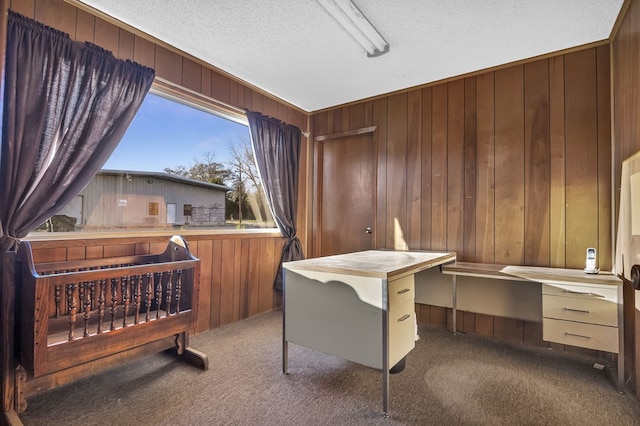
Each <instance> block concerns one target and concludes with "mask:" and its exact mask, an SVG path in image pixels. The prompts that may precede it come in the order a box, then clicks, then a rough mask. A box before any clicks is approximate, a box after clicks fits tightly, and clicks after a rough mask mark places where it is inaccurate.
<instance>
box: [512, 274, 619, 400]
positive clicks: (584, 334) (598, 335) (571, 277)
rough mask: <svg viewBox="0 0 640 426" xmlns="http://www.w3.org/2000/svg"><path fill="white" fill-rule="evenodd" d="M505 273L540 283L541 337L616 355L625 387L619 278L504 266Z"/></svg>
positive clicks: (608, 275)
mask: <svg viewBox="0 0 640 426" xmlns="http://www.w3.org/2000/svg"><path fill="white" fill-rule="evenodd" d="M503 271H504V272H505V273H509V274H512V275H514V276H517V277H520V278H523V279H528V280H531V281H536V282H539V283H541V284H542V339H543V340H544V341H546V342H554V343H560V344H563V345H570V346H577V347H581V348H588V349H594V350H598V351H604V352H611V353H614V354H617V355H618V380H617V381H618V383H617V385H618V389H619V390H622V388H623V387H624V330H623V324H624V321H623V305H622V303H623V302H622V281H621V280H620V279H619V278H618V277H616V276H615V275H613V274H611V273H607V272H601V273H600V274H587V273H585V272H584V271H582V270H579V269H561V268H541V267H531V266H507V267H505V268H504V269H503Z"/></svg>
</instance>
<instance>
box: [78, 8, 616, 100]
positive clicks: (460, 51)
mask: <svg viewBox="0 0 640 426" xmlns="http://www.w3.org/2000/svg"><path fill="white" fill-rule="evenodd" d="M80 1H82V2H83V3H85V4H87V5H89V6H91V7H93V8H95V9H97V10H100V11H102V12H104V13H106V14H108V15H111V16H113V17H114V18H116V19H118V20H120V21H122V22H124V23H126V24H129V25H132V26H134V27H136V28H138V29H140V30H141V31H144V32H145V33H147V34H150V35H152V36H153V37H156V38H158V39H160V40H163V41H164V42H166V43H168V44H170V45H172V46H174V47H176V48H178V49H180V50H182V51H184V52H187V53H189V54H191V55H193V56H196V57H198V58H200V59H202V60H204V61H205V62H207V63H209V64H211V65H213V66H215V67H217V68H219V69H222V70H224V71H226V72H228V73H230V74H232V75H234V76H236V77H237V78H239V79H241V80H244V81H246V82H248V83H250V84H252V85H254V86H256V87H258V88H260V89H262V90H265V91H267V92H269V93H271V94H273V95H275V96H277V97H279V98H281V99H283V100H285V101H287V102H289V103H291V104H293V105H296V106H298V107H299V108H301V109H303V110H305V111H308V112H312V111H317V110H319V109H323V108H327V107H332V106H336V105H340V104H343V103H347V102H351V101H355V100H360V99H364V98H368V97H371V96H376V95H380V94H384V93H388V92H392V91H395V90H399V89H403V88H407V87H412V86H417V85H421V84H424V83H430V82H433V81H438V80H441V79H444V78H448V77H454V76H457V75H461V74H465V73H468V72H473V71H477V70H481V69H485V68H489V67H493V66H496V65H501V64H505V63H509V62H513V61H518V60H521V59H526V58H531V57H534V56H538V55H542V54H546V53H550V52H555V51H558V50H562V49H566V48H570V47H573V46H579V45H582V44H586V43H591V42H595V41H600V40H604V39H607V38H608V37H609V35H610V33H611V30H612V28H613V25H614V23H615V20H616V18H617V16H618V13H619V12H620V8H621V6H622V3H623V0H393V1H390V0H354V3H355V4H356V5H357V6H358V8H359V9H360V10H361V11H362V13H363V14H364V15H365V16H366V17H367V18H368V19H369V21H370V22H371V23H372V24H373V25H374V26H375V27H376V28H377V29H378V31H379V32H380V34H382V36H383V37H384V38H385V39H386V40H387V41H388V42H389V44H390V46H391V47H390V51H389V53H387V54H385V55H383V56H380V57H377V58H367V55H366V52H365V50H364V49H363V48H362V47H360V45H359V44H357V43H356V42H355V41H354V40H353V39H352V38H351V36H349V34H348V33H347V32H346V31H345V30H343V29H342V27H340V26H339V25H338V24H337V23H336V21H335V20H334V19H333V18H332V17H331V15H329V13H328V12H327V11H326V10H325V9H324V8H323V7H322V6H321V5H320V4H319V3H317V2H316V1H314V0H263V1H256V0H80Z"/></svg>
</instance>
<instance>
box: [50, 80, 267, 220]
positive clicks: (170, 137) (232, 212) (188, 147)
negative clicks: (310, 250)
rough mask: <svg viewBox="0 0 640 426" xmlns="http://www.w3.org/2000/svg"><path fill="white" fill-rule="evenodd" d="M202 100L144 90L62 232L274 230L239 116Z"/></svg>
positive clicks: (63, 214)
mask: <svg viewBox="0 0 640 426" xmlns="http://www.w3.org/2000/svg"><path fill="white" fill-rule="evenodd" d="M202 104H203V103H202V102H198V103H196V102H189V101H185V100H182V99H178V98H177V97H176V96H173V95H165V94H162V93H160V92H158V91H157V90H154V91H153V93H149V94H148V95H147V97H146V98H145V101H144V102H143V104H142V106H141V108H140V110H139V111H138V114H137V115H136V117H135V118H134V120H133V121H132V123H131V125H130V127H129V129H128V130H127V133H126V134H125V136H124V137H123V139H122V141H121V142H120V144H119V145H118V146H117V148H116V149H115V150H114V152H113V153H112V155H111V157H110V158H109V160H108V161H107V162H106V163H105V165H104V166H103V168H102V170H101V171H100V172H98V174H97V175H96V176H94V177H93V179H92V180H91V182H90V183H89V184H88V185H87V186H86V187H85V188H84V189H83V190H82V192H81V193H80V194H79V197H78V198H77V199H76V200H75V203H76V204H77V203H78V202H82V206H76V208H75V209H69V208H65V209H63V211H62V212H60V214H58V215H56V216H60V217H63V218H64V217H67V216H68V217H69V219H68V220H67V221H66V223H72V222H73V219H74V218H73V217H72V216H70V215H72V214H73V213H72V212H73V211H76V210H78V211H82V212H83V215H82V217H76V218H75V220H76V222H75V226H74V227H71V229H70V228H69V227H66V228H64V229H65V231H70V230H73V231H107V232H108V231H123V230H126V231H131V232H135V231H136V230H141V229H144V230H149V229H153V230H162V229H176V228H177V229H189V228H195V229H214V228H228V229H230V230H231V229H238V228H255V227H262V228H274V227H275V223H274V221H273V218H272V216H271V212H270V210H269V208H268V206H267V202H266V198H265V196H264V193H263V189H262V184H261V181H260V178H259V175H258V173H257V169H256V166H255V161H254V160H253V151H252V148H251V144H250V139H249V128H248V125H247V122H246V118H244V117H243V116H241V115H239V114H236V115H234V116H230V115H226V116H225V115H224V114H223V113H221V112H220V111H217V110H213V109H207V108H206V107H205V106H203V105H202ZM58 219H59V218H58ZM50 220H51V219H49V221H48V222H50ZM52 229H53V227H51V226H50V227H46V226H43V227H40V228H39V231H51V230H52Z"/></svg>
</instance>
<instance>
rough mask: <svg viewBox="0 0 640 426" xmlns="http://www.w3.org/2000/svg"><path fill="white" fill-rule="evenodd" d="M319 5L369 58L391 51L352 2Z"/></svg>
mask: <svg viewBox="0 0 640 426" xmlns="http://www.w3.org/2000/svg"><path fill="white" fill-rule="evenodd" d="M318 3H320V4H321V5H322V6H323V7H324V8H325V9H326V10H327V12H329V13H330V14H331V16H333V17H334V19H335V20H336V21H338V23H340V25H342V27H343V28H344V29H345V30H346V31H347V32H348V33H349V34H350V35H351V36H352V37H353V38H354V39H355V40H356V41H357V42H358V43H359V44H360V45H361V46H362V47H363V48H364V49H365V50H366V51H367V56H368V57H374V56H380V55H383V54H385V53H387V52H388V51H389V43H387V41H386V40H385V39H384V38H382V36H381V35H380V33H378V31H377V30H376V29H375V28H374V27H373V26H372V25H371V23H370V22H369V21H368V20H367V18H366V17H365V16H364V15H363V14H362V12H360V10H359V9H358V8H357V7H356V5H354V4H353V3H352V2H351V0H318Z"/></svg>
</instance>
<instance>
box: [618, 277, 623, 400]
mask: <svg viewBox="0 0 640 426" xmlns="http://www.w3.org/2000/svg"><path fill="white" fill-rule="evenodd" d="M622 293H623V289H622V286H618V392H620V393H623V392H624V308H623V306H622V300H623V294H622Z"/></svg>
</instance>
